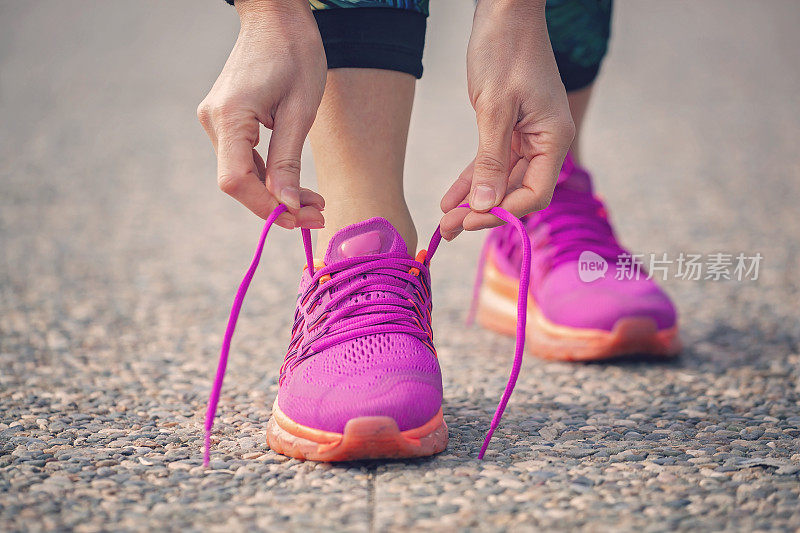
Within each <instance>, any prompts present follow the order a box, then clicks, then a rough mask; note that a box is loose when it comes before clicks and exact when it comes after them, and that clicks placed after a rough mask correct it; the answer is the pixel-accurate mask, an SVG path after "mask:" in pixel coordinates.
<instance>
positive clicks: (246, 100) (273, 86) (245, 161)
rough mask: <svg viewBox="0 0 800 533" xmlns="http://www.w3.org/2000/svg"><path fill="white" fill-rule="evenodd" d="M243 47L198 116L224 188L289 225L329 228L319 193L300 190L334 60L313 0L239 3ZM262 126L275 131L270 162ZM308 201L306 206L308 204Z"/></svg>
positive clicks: (230, 59)
mask: <svg viewBox="0 0 800 533" xmlns="http://www.w3.org/2000/svg"><path fill="white" fill-rule="evenodd" d="M235 5H236V9H237V11H238V12H239V16H240V18H241V29H240V31H239V37H238V38H237V40H236V45H235V46H234V47H233V50H232V51H231V54H230V56H229V57H228V60H227V62H226V63H225V67H224V68H223V69H222V73H221V74H220V75H219V77H218V78H217V81H216V82H215V83H214V86H213V87H212V88H211V91H210V92H209V93H208V95H207V96H206V97H205V99H204V100H203V101H202V102H201V103H200V105H199V106H198V108H197V117H198V118H199V119H200V123H201V124H202V125H203V128H205V130H206V133H208V136H209V137H210V138H211V142H212V143H213V145H214V150H215V151H216V153H217V182H218V184H219V188H220V189H221V190H222V191H223V192H225V193H227V194H229V195H231V196H232V197H234V198H235V199H236V200H238V201H239V202H241V203H242V204H244V205H245V206H246V207H247V208H248V209H250V210H251V211H252V212H253V213H255V214H256V215H258V216H260V217H261V218H266V217H267V216H268V215H269V213H270V212H272V210H273V209H275V207H277V206H278V204H279V203H283V204H285V205H286V207H287V208H288V211H286V212H284V213H282V214H281V215H280V216H279V217H278V219H277V220H276V223H277V224H279V225H280V226H283V227H284V228H289V229H291V228H294V227H304V228H321V227H323V226H324V225H325V219H324V218H323V216H322V209H323V208H324V206H325V202H324V200H323V198H322V196H320V195H319V194H317V193H316V192H313V191H311V190H308V189H301V188H300V154H301V152H302V149H303V142H304V141H305V138H306V136H307V135H308V131H309V129H311V125H312V124H313V122H314V117H315V116H316V113H317V108H318V107H319V104H320V101H321V100H322V93H323V91H324V89H325V77H326V74H327V63H326V60H325V51H324V49H323V47H322V39H321V38H320V34H319V29H318V28H317V24H316V22H315V21H314V17H313V16H312V14H311V11H310V9H309V7H308V1H307V0H236V3H235ZM259 124H263V125H264V126H265V127H267V128H269V129H271V130H272V136H271V138H270V140H269V148H268V150H267V158H266V162H265V161H264V160H263V159H262V157H261V156H260V155H259V153H258V152H257V151H256V149H255V148H256V146H257V145H258V142H259ZM301 206H303V207H301Z"/></svg>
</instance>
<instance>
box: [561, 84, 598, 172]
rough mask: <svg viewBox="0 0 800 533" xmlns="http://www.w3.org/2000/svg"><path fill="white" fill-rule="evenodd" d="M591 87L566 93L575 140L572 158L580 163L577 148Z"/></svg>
mask: <svg viewBox="0 0 800 533" xmlns="http://www.w3.org/2000/svg"><path fill="white" fill-rule="evenodd" d="M592 87H593V85H589V86H588V87H585V88H583V89H579V90H577V91H572V92H569V93H567V100H569V110H570V112H571V113H572V121H573V122H574V123H575V139H574V140H573V141H572V156H573V157H574V158H575V160H576V161H577V162H580V154H579V147H580V135H581V126H582V125H583V117H584V116H585V115H586V109H587V108H588V107H589V100H590V99H591V96H592Z"/></svg>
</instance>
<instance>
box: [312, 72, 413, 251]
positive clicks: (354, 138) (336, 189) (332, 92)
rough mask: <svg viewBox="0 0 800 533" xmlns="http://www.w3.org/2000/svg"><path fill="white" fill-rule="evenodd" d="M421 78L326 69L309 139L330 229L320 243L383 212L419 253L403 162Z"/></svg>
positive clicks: (322, 246)
mask: <svg viewBox="0 0 800 533" xmlns="http://www.w3.org/2000/svg"><path fill="white" fill-rule="evenodd" d="M415 82H416V80H415V79H414V77H413V76H411V75H410V74H405V73H402V72H395V71H390V70H377V69H356V68H340V69H333V70H329V71H328V81H327V84H326V85H325V94H324V96H323V98H322V104H321V105H320V107H319V111H318V112H317V118H316V120H315V122H314V126H313V127H312V128H311V133H310V134H309V138H310V139H311V148H312V150H313V152H314V164H315V166H316V169H317V177H318V180H319V189H320V191H319V192H320V193H321V194H322V196H323V197H324V198H325V221H326V223H325V228H323V229H321V230H320V232H319V237H318V247H319V248H320V249H323V250H324V249H325V247H327V245H328V241H329V240H330V238H331V237H332V236H333V234H334V233H335V232H336V231H337V230H339V229H341V228H343V227H345V226H348V225H350V224H354V223H356V222H361V221H362V220H366V219H368V218H371V217H376V216H381V217H384V218H386V219H387V220H388V221H389V222H391V223H392V224H393V225H394V227H395V228H397V230H398V231H399V232H400V234H401V235H402V236H403V239H404V240H405V241H406V244H407V246H408V251H409V253H410V254H411V255H412V256H413V255H415V254H416V247H417V232H416V229H415V228H414V222H413V221H412V219H411V214H410V213H409V211H408V206H407V205H406V201H405V198H404V196H403V164H404V161H405V155H406V140H407V138H408V123H409V120H410V119H411V105H412V102H413V100H414V86H415Z"/></svg>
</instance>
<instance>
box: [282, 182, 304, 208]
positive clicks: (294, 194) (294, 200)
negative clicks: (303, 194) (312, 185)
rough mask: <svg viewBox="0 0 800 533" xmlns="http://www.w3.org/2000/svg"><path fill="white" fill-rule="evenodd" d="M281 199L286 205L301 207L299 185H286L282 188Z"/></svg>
mask: <svg viewBox="0 0 800 533" xmlns="http://www.w3.org/2000/svg"><path fill="white" fill-rule="evenodd" d="M280 200H281V202H282V203H283V204H285V205H286V207H291V208H292V209H300V189H298V188H297V187H292V186H289V187H284V188H283V189H281V197H280Z"/></svg>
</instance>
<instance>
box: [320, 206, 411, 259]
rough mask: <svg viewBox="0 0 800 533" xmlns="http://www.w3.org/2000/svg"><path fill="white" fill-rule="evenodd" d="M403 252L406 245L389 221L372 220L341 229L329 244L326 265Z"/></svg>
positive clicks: (382, 219)
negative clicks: (360, 257) (364, 256)
mask: <svg viewBox="0 0 800 533" xmlns="http://www.w3.org/2000/svg"><path fill="white" fill-rule="evenodd" d="M387 252H403V253H408V252H407V250H406V243H405V241H404V240H403V237H401V236H400V234H399V233H397V230H396V229H394V226H392V225H391V224H390V223H389V221H388V220H386V219H385V218H381V217H375V218H371V219H369V220H365V221H364V222H359V223H357V224H353V225H351V226H347V227H345V228H342V229H340V230H339V231H337V232H336V234H335V235H334V236H333V238H332V239H331V240H330V242H329V243H328V250H327V252H325V264H326V265H332V264H334V263H337V262H339V261H341V260H343V259H347V258H350V257H358V256H363V255H373V254H382V253H387Z"/></svg>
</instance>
